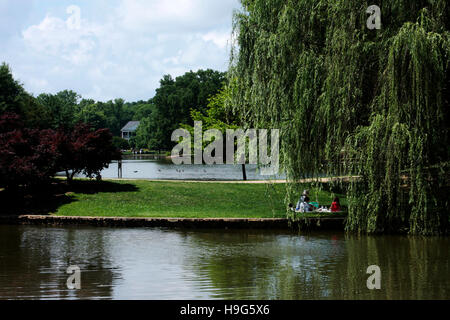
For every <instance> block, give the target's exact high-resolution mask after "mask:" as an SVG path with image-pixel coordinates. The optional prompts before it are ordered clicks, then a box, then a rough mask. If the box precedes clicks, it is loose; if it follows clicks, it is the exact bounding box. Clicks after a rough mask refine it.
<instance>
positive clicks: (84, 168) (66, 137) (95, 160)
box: [54, 123, 121, 182]
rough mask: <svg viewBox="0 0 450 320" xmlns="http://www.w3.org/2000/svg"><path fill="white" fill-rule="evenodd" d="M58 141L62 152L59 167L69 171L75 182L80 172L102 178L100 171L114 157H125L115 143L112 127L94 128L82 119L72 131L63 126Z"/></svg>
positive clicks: (57, 135) (55, 141)
mask: <svg viewBox="0 0 450 320" xmlns="http://www.w3.org/2000/svg"><path fill="white" fill-rule="evenodd" d="M54 144H55V146H56V150H57V153H58V155H59V156H58V168H59V170H60V171H65V172H66V177H67V181H68V182H71V181H72V180H73V177H74V176H75V175H76V174H79V173H83V174H84V175H86V176H87V177H89V178H93V177H94V176H96V177H97V178H101V176H100V172H101V171H102V170H103V169H104V168H107V167H108V165H109V164H110V163H111V161H112V160H118V159H120V158H121V153H120V150H118V149H117V148H116V147H114V145H113V142H112V134H111V132H110V131H109V129H98V130H95V131H94V130H92V128H91V127H90V126H89V125H87V124H84V123H79V124H77V125H76V126H75V128H74V129H73V130H71V131H70V132H65V131H63V130H59V131H58V132H57V133H56V136H55V140H54Z"/></svg>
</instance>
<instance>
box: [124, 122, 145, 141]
mask: <svg viewBox="0 0 450 320" xmlns="http://www.w3.org/2000/svg"><path fill="white" fill-rule="evenodd" d="M140 123H141V122H140V121H130V122H128V123H127V124H126V125H125V127H123V128H122V130H120V131H121V133H122V138H123V139H125V140H130V139H131V137H133V136H135V135H136V130H137V128H138V127H139V124H140Z"/></svg>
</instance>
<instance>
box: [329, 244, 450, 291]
mask: <svg viewBox="0 0 450 320" xmlns="http://www.w3.org/2000/svg"><path fill="white" fill-rule="evenodd" d="M449 245H450V241H449V239H448V238H422V237H399V236H382V237H375V236H374V237H366V236H347V238H346V249H347V252H348V254H347V256H346V260H344V261H342V262H341V263H342V265H340V266H339V268H336V270H335V272H334V274H333V276H332V285H331V287H332V288H333V290H334V292H333V296H335V297H341V298H343V299H449V298H450V284H449V281H448V275H449V274H450V264H449V258H450V256H449V250H448V248H449ZM369 265H378V266H379V267H380V269H381V289H380V290H368V289H367V288H366V285H365V283H366V280H367V278H368V277H369V275H367V274H365V272H366V269H367V267H368V266H369ZM342 279H346V280H345V281H342ZM361 283H362V284H363V285H361Z"/></svg>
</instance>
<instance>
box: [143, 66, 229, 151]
mask: <svg viewBox="0 0 450 320" xmlns="http://www.w3.org/2000/svg"><path fill="white" fill-rule="evenodd" d="M224 80H225V74H224V73H223V72H218V71H213V70H210V69H208V70H199V71H197V72H192V71H191V72H187V73H185V74H184V75H182V76H180V77H177V78H176V79H173V78H172V77H171V76H168V75H167V76H164V77H163V79H162V80H161V81H160V87H159V88H158V89H156V94H155V96H154V97H153V99H152V103H153V104H154V106H155V109H154V111H153V112H152V114H151V115H150V117H148V118H144V120H143V123H142V126H141V128H140V129H139V130H138V132H137V137H136V140H137V141H138V142H140V143H141V144H142V143H143V142H144V141H147V147H150V148H151V149H154V150H170V149H172V147H173V145H174V143H173V142H172V141H171V139H170V138H171V136H172V132H173V131H174V130H176V129H178V128H180V124H189V125H192V124H193V121H192V119H191V116H190V113H191V110H192V109H194V110H198V111H200V112H202V113H203V112H206V109H207V105H208V99H209V98H210V96H212V95H215V94H216V93H217V92H218V91H219V90H220V89H221V87H222V84H223V82H224Z"/></svg>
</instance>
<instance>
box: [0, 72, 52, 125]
mask: <svg viewBox="0 0 450 320" xmlns="http://www.w3.org/2000/svg"><path fill="white" fill-rule="evenodd" d="M7 112H9V113H14V114H16V115H18V116H19V117H20V118H21V119H22V120H21V121H23V123H24V125H26V126H27V127H33V128H45V127H47V126H48V122H49V121H50V118H51V114H50V112H48V110H46V108H44V107H43V106H42V105H40V104H39V103H38V101H37V100H36V99H35V98H34V97H33V96H31V95H30V94H28V93H27V92H26V91H25V90H24V89H23V87H22V85H21V84H20V83H19V82H18V81H17V80H15V79H14V78H13V75H12V73H11V70H10V69H9V66H8V65H6V64H5V63H3V64H2V65H1V66H0V114H4V113H7Z"/></svg>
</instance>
